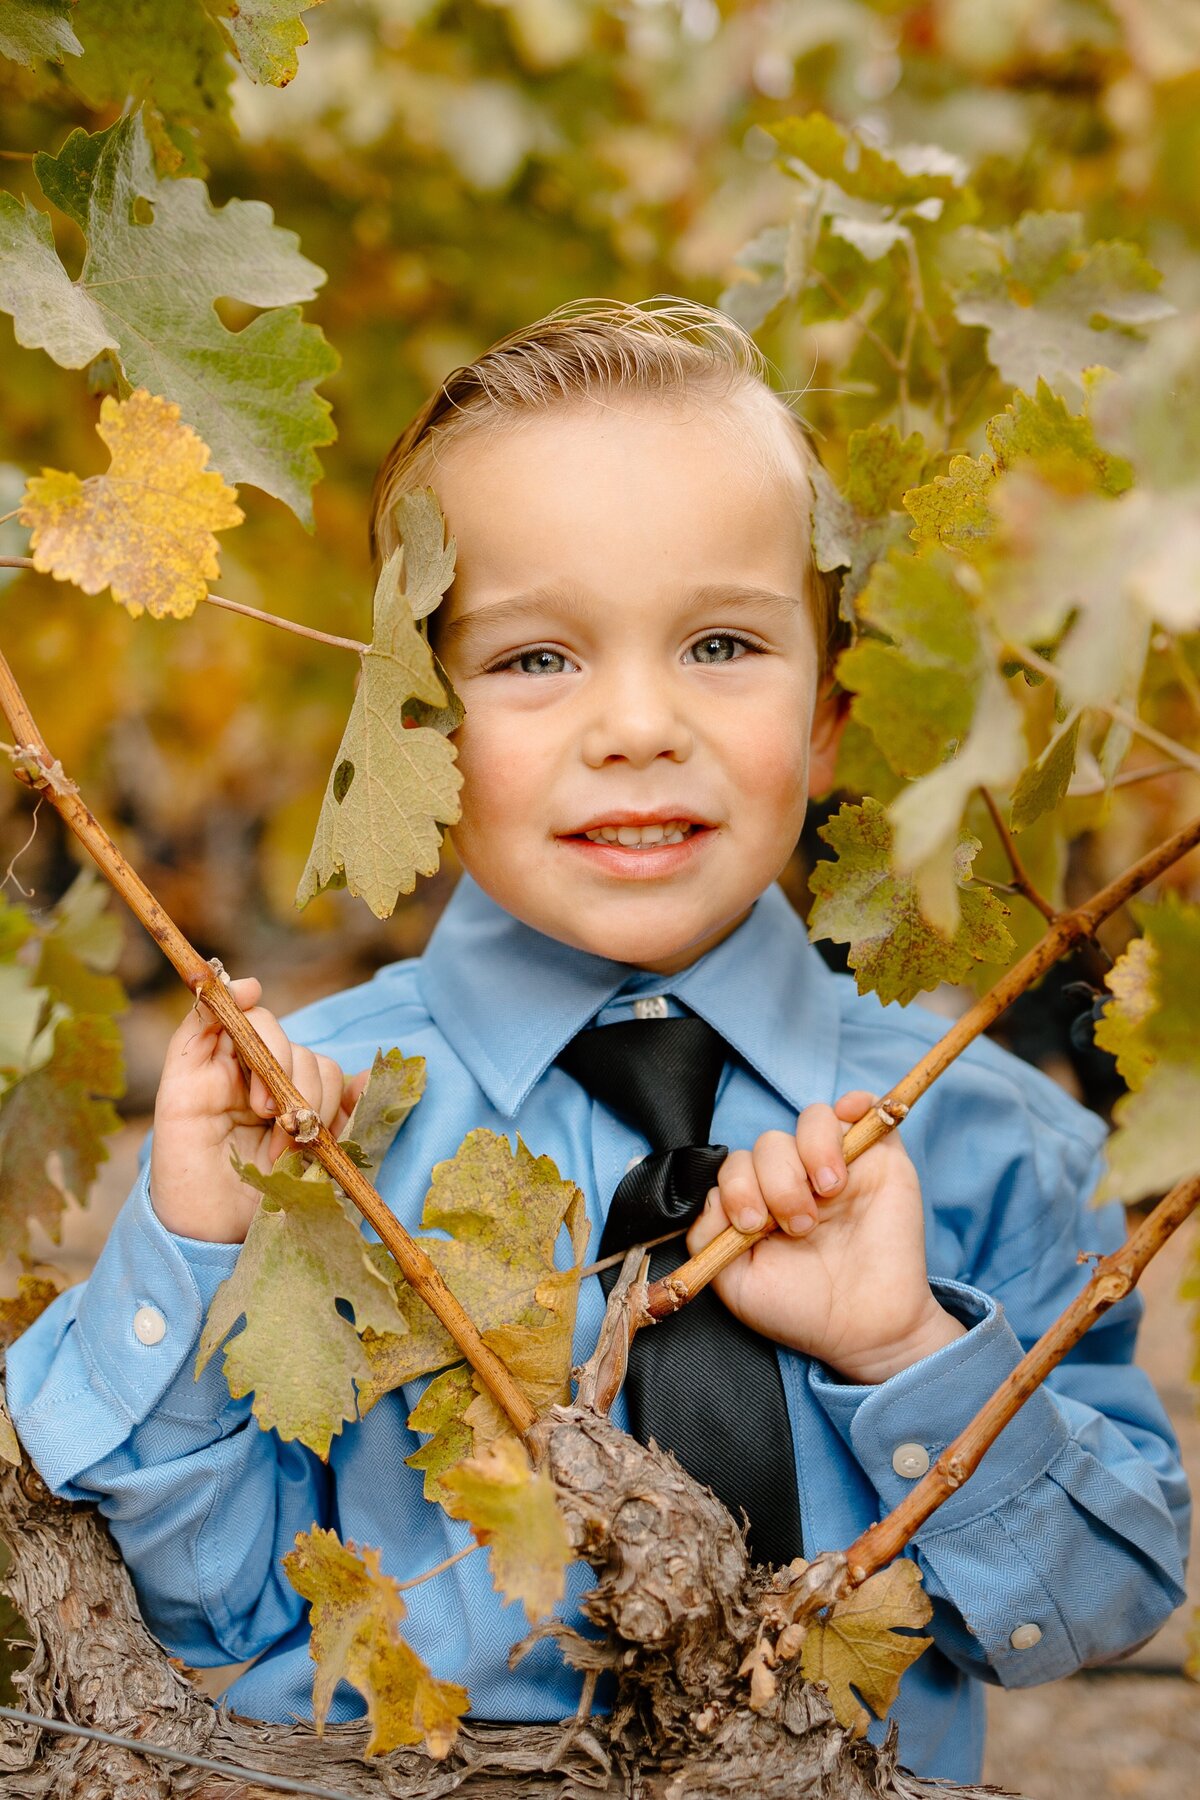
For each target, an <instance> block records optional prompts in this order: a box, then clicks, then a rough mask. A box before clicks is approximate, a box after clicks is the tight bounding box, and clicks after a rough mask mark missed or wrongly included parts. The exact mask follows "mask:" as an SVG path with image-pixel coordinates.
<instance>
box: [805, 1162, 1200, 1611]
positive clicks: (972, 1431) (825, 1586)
mask: <svg viewBox="0 0 1200 1800" xmlns="http://www.w3.org/2000/svg"><path fill="white" fill-rule="evenodd" d="M1197 1204H1200V1174H1198V1175H1189V1176H1188V1177H1187V1178H1186V1179H1185V1180H1183V1181H1180V1182H1178V1183H1177V1184H1176V1185H1175V1186H1174V1187H1173V1188H1172V1189H1171V1191H1170V1193H1169V1194H1168V1195H1167V1196H1166V1198H1165V1199H1163V1200H1160V1201H1159V1203H1158V1205H1157V1206H1156V1207H1155V1208H1154V1211H1153V1212H1152V1213H1150V1214H1149V1215H1148V1216H1147V1217H1146V1218H1145V1219H1143V1220H1142V1223H1141V1224H1140V1225H1139V1226H1138V1227H1137V1229H1136V1230H1135V1231H1134V1232H1133V1233H1132V1234H1131V1235H1130V1237H1129V1238H1128V1239H1127V1241H1126V1242H1125V1243H1124V1244H1122V1245H1121V1247H1120V1249H1119V1250H1114V1251H1113V1252H1112V1254H1111V1255H1109V1256H1102V1257H1101V1258H1100V1259H1099V1261H1098V1262H1097V1264H1096V1267H1095V1271H1094V1273H1093V1275H1092V1278H1091V1280H1090V1281H1089V1282H1088V1284H1087V1286H1086V1287H1085V1288H1084V1289H1083V1290H1082V1292H1081V1293H1079V1294H1077V1295H1076V1297H1075V1299H1074V1300H1072V1302H1071V1304H1070V1305H1069V1306H1068V1307H1066V1308H1065V1309H1064V1311H1063V1312H1061V1313H1060V1314H1059V1316H1058V1318H1057V1319H1055V1321H1054V1323H1053V1325H1051V1326H1050V1328H1049V1330H1047V1331H1045V1332H1043V1334H1042V1336H1041V1337H1040V1338H1039V1339H1038V1341H1037V1343H1036V1344H1035V1345H1034V1346H1033V1348H1032V1350H1030V1351H1028V1352H1027V1353H1026V1355H1024V1356H1023V1357H1022V1358H1021V1360H1020V1362H1019V1363H1018V1364H1017V1366H1016V1368H1015V1369H1014V1370H1013V1372H1012V1374H1011V1375H1009V1376H1008V1377H1007V1378H1006V1380H1004V1381H1003V1382H1001V1384H1000V1386H999V1387H998V1388H997V1389H996V1391H995V1393H994V1394H993V1395H992V1396H991V1398H990V1399H989V1400H987V1401H986V1402H985V1403H984V1405H983V1406H981V1407H980V1409H979V1411H978V1412H977V1413H976V1414H975V1417H974V1418H973V1419H972V1420H971V1422H970V1424H969V1425H967V1426H966V1427H965V1428H964V1430H962V1431H960V1432H959V1434H958V1436H957V1437H956V1438H955V1439H954V1441H953V1443H950V1444H947V1446H946V1448H945V1449H944V1450H943V1451H942V1454H941V1455H940V1456H939V1457H938V1459H937V1461H936V1462H935V1463H934V1464H933V1466H932V1468H930V1469H929V1470H928V1472H927V1473H926V1474H925V1475H923V1476H922V1477H921V1479H920V1481H918V1483H917V1484H916V1486H915V1487H914V1488H913V1489H912V1490H911V1491H910V1492H909V1493H907V1494H906V1495H905V1496H904V1499H903V1500H902V1501H901V1502H900V1504H899V1506H897V1507H894V1508H893V1509H892V1511H891V1512H890V1513H888V1515H887V1517H886V1518H884V1519H880V1520H879V1522H878V1523H877V1524H875V1525H871V1526H869V1527H868V1529H867V1530H866V1531H864V1532H863V1534H862V1536H861V1537H858V1538H856V1539H855V1540H854V1542H853V1543H852V1544H851V1546H850V1548H849V1549H848V1550H845V1551H837V1552H835V1553H834V1554H833V1555H832V1556H830V1557H829V1558H828V1559H823V1558H817V1559H816V1560H815V1561H814V1562H812V1563H810V1565H809V1567H808V1569H806V1570H805V1572H804V1575H803V1576H802V1577H801V1582H802V1584H803V1588H804V1594H803V1601H802V1604H801V1606H800V1607H799V1609H798V1610H797V1611H794V1612H793V1615H792V1616H793V1617H806V1616H811V1615H812V1613H814V1612H816V1611H818V1610H819V1609H820V1608H821V1607H822V1606H828V1605H829V1604H831V1602H832V1601H833V1600H834V1599H837V1598H840V1597H841V1595H842V1594H844V1593H846V1592H848V1591H849V1590H850V1589H852V1588H856V1587H859V1586H860V1585H861V1584H862V1582H864V1581H866V1579H867V1578H868V1576H870V1575H874V1574H875V1573H876V1571H877V1570H879V1569H882V1568H883V1567H884V1566H885V1565H886V1564H887V1563H890V1562H891V1561H892V1560H893V1558H895V1557H897V1556H899V1554H900V1552H901V1550H903V1548H904V1546H905V1544H907V1543H908V1541H909V1539H910V1538H912V1537H913V1536H914V1535H915V1533H916V1532H917V1531H919V1530H920V1528H921V1526H922V1525H923V1524H924V1523H925V1521H926V1519H928V1518H929V1516H930V1514H931V1513H934V1512H936V1511H937V1509H938V1507H939V1506H940V1505H941V1504H942V1502H943V1500H948V1499H949V1497H950V1495H951V1494H953V1493H955V1492H956V1490H957V1489H958V1488H960V1487H961V1486H962V1485H963V1483H964V1481H966V1480H968V1479H969V1477H970V1476H971V1475H973V1474H974V1472H975V1470H976V1469H977V1468H978V1467H979V1465H980V1463H981V1462H982V1461H983V1458H984V1456H985V1455H986V1453H987V1451H988V1450H990V1449H991V1446H992V1445H993V1444H994V1443H995V1441H996V1439H997V1438H998V1437H999V1435H1000V1433H1001V1432H1002V1431H1003V1430H1004V1427H1005V1426H1006V1425H1007V1424H1008V1422H1009V1420H1010V1419H1012V1418H1014V1417H1015V1416H1016V1414H1017V1413H1018V1412H1019V1411H1020V1409H1021V1408H1022V1407H1023V1406H1024V1404H1025V1402H1026V1401H1027V1400H1028V1399H1029V1397H1030V1395H1031V1394H1034V1393H1036V1392H1037V1390H1038V1388H1039V1387H1040V1386H1041V1385H1042V1383H1043V1381H1045V1379H1046V1377H1047V1375H1048V1374H1049V1373H1050V1371H1051V1369H1054V1368H1057V1367H1058V1364H1059V1363H1060V1362H1061V1361H1062V1360H1063V1358H1064V1356H1066V1354H1067V1352H1068V1351H1069V1350H1071V1349H1073V1348H1074V1346H1075V1345H1076V1344H1077V1343H1078V1342H1079V1340H1080V1338H1081V1337H1082V1336H1083V1335H1084V1333H1085V1332H1086V1331H1088V1330H1089V1329H1090V1327H1091V1326H1093V1325H1094V1324H1095V1323H1096V1320H1097V1319H1098V1318H1100V1316H1101V1314H1103V1313H1105V1312H1107V1311H1108V1309H1109V1307H1110V1306H1113V1305H1115V1303H1116V1302H1117V1301H1118V1300H1123V1299H1124V1298H1125V1296H1126V1294H1128V1293H1130V1292H1131V1291H1132V1289H1133V1288H1135V1287H1136V1286H1137V1283H1138V1279H1139V1277H1140V1276H1141V1274H1142V1271H1143V1270H1144V1269H1145V1267H1146V1264H1147V1263H1148V1262H1149V1261H1150V1259H1151V1257H1152V1256H1154V1255H1156V1254H1157V1252H1158V1251H1159V1250H1161V1249H1162V1247H1163V1245H1164V1244H1165V1243H1166V1242H1167V1239H1168V1238H1169V1237H1170V1236H1171V1235H1172V1233H1173V1232H1175V1231H1177V1230H1178V1229H1179V1227H1180V1226H1181V1225H1182V1224H1183V1222H1184V1220H1185V1219H1186V1218H1187V1217H1188V1216H1189V1214H1190V1213H1192V1212H1193V1211H1194V1210H1195V1208H1196V1206H1197ZM822 1563H823V1564H824V1570H823V1572H822V1567H821V1565H822ZM814 1572H815V1573H814Z"/></svg>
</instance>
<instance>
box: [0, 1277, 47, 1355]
mask: <svg viewBox="0 0 1200 1800" xmlns="http://www.w3.org/2000/svg"><path fill="white" fill-rule="evenodd" d="M57 1298H58V1286H57V1283H55V1282H53V1281H47V1280H46V1278H45V1276H42V1275H19V1276H18V1277H17V1291H16V1293H15V1294H13V1295H8V1294H5V1295H0V1344H13V1343H15V1342H16V1340H17V1339H18V1338H19V1337H20V1335H21V1333H22V1332H23V1331H28V1330H29V1327H30V1326H31V1325H32V1324H33V1321H34V1320H35V1319H36V1318H38V1317H39V1315H40V1314H42V1313H43V1312H45V1310H46V1308H47V1307H48V1306H49V1304H50V1302H51V1301H52V1300H57Z"/></svg>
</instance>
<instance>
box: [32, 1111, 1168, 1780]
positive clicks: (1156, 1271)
mask: <svg viewBox="0 0 1200 1800" xmlns="http://www.w3.org/2000/svg"><path fill="white" fill-rule="evenodd" d="M146 1123H147V1121H145V1120H142V1121H137V1122H134V1123H131V1124H130V1125H128V1126H127V1127H126V1128H125V1129H123V1130H122V1131H121V1133H120V1134H119V1135H118V1136H117V1137H116V1138H115V1139H114V1140H113V1141H112V1156H111V1159H110V1161H109V1162H108V1163H107V1164H106V1165H105V1168H104V1170H103V1171H102V1175H101V1179H100V1182H99V1184H98V1188H97V1191H96V1193H95V1195H94V1197H93V1200H92V1202H91V1204H90V1205H89V1207H88V1209H87V1211H86V1212H80V1211H78V1210H77V1209H75V1208H73V1207H72V1208H70V1209H69V1211H68V1214H67V1218H66V1221H65V1226H64V1233H63V1240H64V1241H63V1244H62V1246H61V1247H60V1248H54V1247H52V1246H50V1245H48V1244H47V1245H45V1248H44V1251H43V1252H42V1253H43V1254H45V1255H46V1256H47V1257H48V1258H49V1260H51V1261H52V1262H53V1263H54V1264H55V1265H56V1266H57V1267H58V1268H59V1269H61V1270H62V1271H63V1272H64V1273H65V1274H67V1276H68V1278H69V1279H70V1280H71V1281H79V1280H82V1279H83V1277H84V1276H85V1275H86V1274H87V1273H88V1270H89V1269H90V1268H91V1265H92V1262H93V1260H94V1258H95V1256H96V1253H97V1252H98V1250H99V1248H100V1246H101V1244H102V1243H103V1241H104V1238H105V1236H106V1235H107V1232H108V1229H109V1226H110V1225H111V1222H112V1219H113V1216H114V1214H115V1212H116V1210H117V1208H118V1207H119V1206H120V1204H121V1202H122V1200H123V1199H124V1197H125V1194H126V1192H127V1191H128V1188H129V1185H130V1182H131V1179H132V1176H133V1171H134V1167H135V1163H136V1157H137V1148H138V1145H139V1143H140V1142H141V1140H142V1137H143V1135H144V1132H145V1128H146ZM1192 1229H1193V1230H1194V1229H1195V1226H1194V1223H1193V1226H1192ZM1186 1236H1187V1232H1186V1230H1185V1231H1184V1232H1182V1233H1180V1234H1179V1235H1178V1237H1177V1238H1176V1240H1175V1241H1174V1242H1173V1243H1171V1244H1170V1245H1168V1246H1167V1248H1166V1249H1165V1250H1164V1251H1162V1252H1161V1253H1160V1255H1159V1256H1158V1257H1157V1258H1156V1260H1155V1261H1154V1262H1153V1263H1151V1265H1150V1267H1149V1269H1148V1270H1147V1272H1146V1274H1145V1276H1144V1277H1143V1280H1142V1289H1143V1292H1144V1293H1145V1295H1146V1299H1147V1302H1148V1310H1147V1317H1146V1322H1145V1325H1144V1327H1143V1331H1142V1337H1141V1342H1140V1347H1139V1358H1138V1360H1139V1361H1140V1362H1141V1363H1142V1365H1143V1366H1144V1367H1145V1368H1146V1369H1148V1370H1149V1372H1150V1374H1151V1376H1152V1377H1153V1379H1154V1381H1155V1383H1156V1385H1157V1387H1158V1390H1159V1393H1160V1394H1161V1395H1162V1397H1163V1401H1164V1403H1165V1405H1166V1406H1167V1409H1168V1411H1169V1412H1170V1414H1171V1417H1172V1420H1173V1422H1174V1425H1175V1429H1176V1431H1177V1432H1178V1434H1179V1437H1180V1440H1181V1442H1182V1444H1183V1447H1184V1456H1185V1460H1186V1462H1187V1465H1188V1469H1189V1472H1190V1475H1191V1480H1192V1486H1193V1490H1194V1491H1196V1492H1198V1493H1200V1417H1198V1416H1197V1410H1196V1392H1195V1389H1192V1390H1190V1391H1189V1389H1188V1387H1187V1384H1186V1371H1187V1366H1188V1362H1189V1359H1190V1355H1191V1347H1190V1333H1189V1328H1188V1318H1187V1312H1186V1309H1185V1307H1184V1305H1183V1303H1182V1302H1181V1300H1180V1299H1179V1286H1180V1281H1181V1278H1182V1271H1183V1264H1184V1259H1185V1255H1186V1250H1187V1245H1186V1243H1185V1242H1184V1241H1183V1240H1184V1239H1185V1238H1186ZM1198 1606H1200V1573H1198V1572H1197V1568H1196V1562H1195V1560H1194V1561H1193V1566H1192V1577H1191V1599H1190V1604H1189V1605H1188V1606H1185V1607H1183V1608H1181V1609H1180V1610H1179V1611H1178V1612H1177V1613H1176V1614H1175V1615H1174V1617H1173V1618H1172V1619H1171V1620H1170V1621H1169V1622H1168V1624H1167V1625H1166V1626H1164V1628H1163V1630H1162V1631H1160V1632H1159V1634H1158V1636H1157V1637H1156V1638H1154V1639H1153V1640H1152V1641H1151V1642H1150V1643H1149V1644H1146V1645H1144V1646H1143V1647H1142V1648H1141V1649H1140V1650H1139V1651H1137V1653H1136V1654H1135V1655H1134V1656H1132V1657H1131V1658H1130V1659H1129V1660H1128V1661H1127V1662H1125V1663H1123V1664H1121V1665H1119V1667H1118V1668H1117V1669H1115V1670H1100V1671H1090V1672H1088V1673H1085V1674H1082V1675H1076V1676H1074V1677H1072V1678H1071V1679H1070V1680H1067V1681H1060V1682H1054V1683H1051V1684H1050V1685H1049V1686H1046V1687H1040V1688H1030V1689H1025V1690H1018V1691H1012V1692H1002V1691H998V1690H996V1689H990V1690H989V1694H988V1714H989V1740H988V1754H987V1764H986V1769H985V1776H986V1779H987V1780H988V1781H991V1782H994V1783H995V1784H996V1785H997V1786H998V1787H999V1788H1002V1789H1010V1790H1014V1791H1016V1792H1017V1793H1019V1794H1021V1795H1023V1796H1025V1800H1192V1797H1193V1796H1196V1795H1197V1794H1200V1686H1196V1685H1194V1684H1193V1683H1191V1682H1189V1681H1186V1680H1185V1679H1183V1677H1182V1666H1183V1662H1184V1659H1185V1657H1186V1655H1187V1636H1188V1629H1189V1623H1190V1618H1191V1616H1192V1615H1193V1613H1194V1611H1195V1609H1196V1608H1197V1607H1198Z"/></svg>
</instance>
